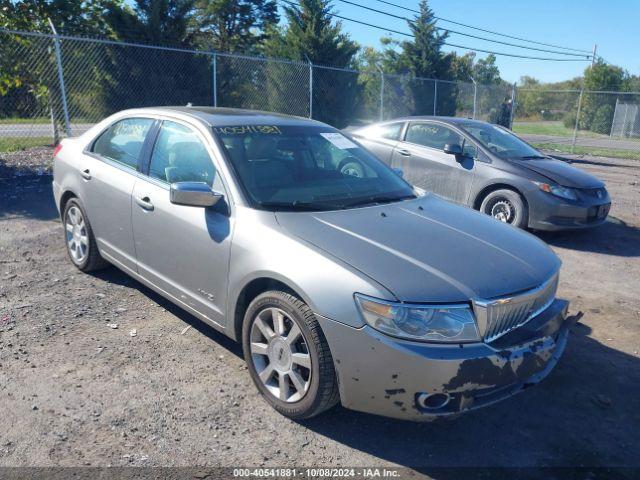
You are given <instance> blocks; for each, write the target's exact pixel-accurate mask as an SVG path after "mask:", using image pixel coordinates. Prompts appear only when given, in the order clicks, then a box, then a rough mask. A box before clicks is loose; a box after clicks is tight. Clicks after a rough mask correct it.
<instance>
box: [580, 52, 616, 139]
mask: <svg viewBox="0 0 640 480" xmlns="http://www.w3.org/2000/svg"><path fill="white" fill-rule="evenodd" d="M625 76H626V73H625V71H624V70H623V69H622V68H620V67H616V66H614V65H608V64H606V63H605V62H604V61H602V60H600V61H598V62H596V63H595V64H594V65H593V67H591V66H589V67H587V69H586V70H585V72H584V89H585V90H586V91H587V92H589V91H614V92H617V91H620V90H621V89H622V88H623V86H624V80H625ZM615 103H616V96H615V95H610V94H606V93H585V94H584V97H583V100H582V110H581V112H580V119H579V122H580V123H579V127H580V128H581V129H586V130H591V131H594V132H597V133H604V134H607V133H610V131H611V122H612V121H613V112H614V108H615Z"/></svg>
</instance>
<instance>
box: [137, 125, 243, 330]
mask: <svg viewBox="0 0 640 480" xmlns="http://www.w3.org/2000/svg"><path fill="white" fill-rule="evenodd" d="M185 181H197V182H206V183H207V184H209V186H212V187H213V189H214V190H215V191H217V192H221V193H222V192H224V187H223V183H222V181H221V179H220V177H219V174H218V172H217V171H216V168H215V167H214V163H213V161H212V158H211V156H210V154H209V153H208V151H207V148H206V147H205V142H204V138H203V137H202V136H201V135H200V134H199V133H198V132H196V131H195V130H194V129H193V128H192V127H190V126H187V125H184V124H181V123H177V122H172V121H164V122H163V124H162V126H161V127H160V130H159V132H158V137H157V139H156V142H155V146H154V148H153V152H152V154H151V160H150V166H149V175H148V177H145V178H141V179H139V180H138V182H137V183H136V185H135V188H134V191H133V215H132V219H133V232H134V238H135V247H136V254H137V260H138V273H139V274H140V275H142V276H143V277H144V278H145V279H146V280H148V281H149V282H151V283H152V284H154V285H155V286H156V287H157V288H159V289H160V290H162V291H164V292H165V293H167V294H169V295H170V296H172V297H173V298H174V299H175V300H177V301H178V302H179V303H181V304H182V305H184V306H185V307H187V309H191V310H194V311H195V312H196V313H199V314H200V315H202V316H204V317H206V318H207V319H209V320H210V321H212V322H214V323H216V324H218V325H221V326H225V318H226V314H225V303H226V293H227V278H228V267H229V251H230V246H231V228H232V223H231V216H230V214H229V207H228V205H227V203H226V201H225V199H223V200H221V201H220V202H218V204H216V205H215V206H214V207H210V208H203V207H191V206H184V205H175V204H173V203H171V201H170V184H171V183H174V182H185Z"/></svg>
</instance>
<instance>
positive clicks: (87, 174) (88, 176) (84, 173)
mask: <svg viewBox="0 0 640 480" xmlns="http://www.w3.org/2000/svg"><path fill="white" fill-rule="evenodd" d="M80 175H82V178H84V179H85V180H91V172H90V171H89V169H88V168H87V169H86V170H83V171H81V172H80Z"/></svg>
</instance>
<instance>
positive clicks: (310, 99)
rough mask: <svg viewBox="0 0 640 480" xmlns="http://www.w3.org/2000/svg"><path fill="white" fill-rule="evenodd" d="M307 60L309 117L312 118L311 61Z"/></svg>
mask: <svg viewBox="0 0 640 480" xmlns="http://www.w3.org/2000/svg"><path fill="white" fill-rule="evenodd" d="M307 61H308V62H309V118H313V63H312V62H311V60H309V59H308V58H307Z"/></svg>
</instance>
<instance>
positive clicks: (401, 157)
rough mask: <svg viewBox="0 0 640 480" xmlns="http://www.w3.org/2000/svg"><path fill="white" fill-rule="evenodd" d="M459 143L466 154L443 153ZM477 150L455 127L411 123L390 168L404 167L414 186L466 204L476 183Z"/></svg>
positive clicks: (407, 177) (406, 176)
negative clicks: (447, 146) (447, 148)
mask: <svg viewBox="0 0 640 480" xmlns="http://www.w3.org/2000/svg"><path fill="white" fill-rule="evenodd" d="M447 144H449V145H453V144H457V145H460V146H461V147H462V148H463V152H464V154H463V155H452V154H448V153H444V147H445V145H447ZM476 153H477V150H476V147H475V145H473V143H471V142H470V141H469V140H467V139H466V138H465V137H464V136H463V135H461V134H459V133H458V132H456V131H455V130H453V129H452V128H450V127H448V126H446V125H444V124H440V123H435V122H433V123H431V122H411V123H410V124H409V126H408V128H407V132H406V135H405V138H404V141H403V142H400V143H398V145H397V146H396V148H395V149H394V151H393V157H392V161H391V166H392V167H394V168H401V169H402V170H403V172H404V178H405V179H406V180H407V181H408V182H409V183H411V184H413V185H416V186H418V187H420V188H424V189H425V190H427V191H430V192H433V193H435V194H437V195H440V196H441V197H443V198H446V199H447V200H451V201H453V202H456V203H461V204H466V203H467V202H468V200H469V195H470V193H471V186H472V183H473V176H474V169H475V157H476Z"/></svg>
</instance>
